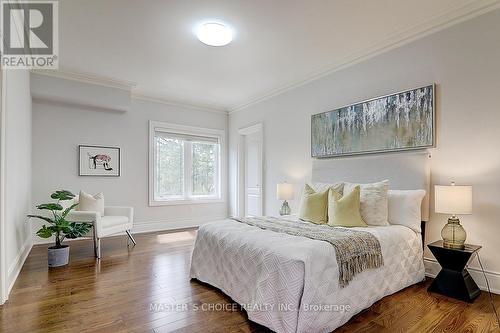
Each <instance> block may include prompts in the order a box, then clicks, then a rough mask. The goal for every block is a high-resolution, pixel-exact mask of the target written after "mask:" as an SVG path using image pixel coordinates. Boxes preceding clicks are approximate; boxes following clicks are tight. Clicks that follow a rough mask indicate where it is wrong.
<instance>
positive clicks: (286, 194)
mask: <svg viewBox="0 0 500 333" xmlns="http://www.w3.org/2000/svg"><path fill="white" fill-rule="evenodd" d="M276 196H277V197H278V200H284V201H283V205H282V206H281V209H280V215H282V216H283V215H290V213H291V210H290V206H288V202H287V200H292V199H293V186H292V184H288V183H287V182H284V183H281V184H278V185H277V186H276Z"/></svg>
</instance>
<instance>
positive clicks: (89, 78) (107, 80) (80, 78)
mask: <svg viewBox="0 0 500 333" xmlns="http://www.w3.org/2000/svg"><path fill="white" fill-rule="evenodd" d="M31 72H32V73H34V74H40V75H44V76H49V77H55V78H59V79H64V80H72V81H77V82H82V83H88V84H94V85H99V86H103V87H108V88H116V89H122V90H127V91H130V93H131V98H133V99H137V100H143V101H148V102H153V103H159V104H165V105H170V106H177V107H184V108H189V109H195V110H200V111H207V112H215V113H221V114H225V115H227V114H228V111H227V110H226V109H225V108H223V107H222V106H218V105H212V104H201V103H192V102H187V101H181V100H175V99H171V98H167V97H163V96H152V95H147V94H143V93H139V92H135V91H134V89H135V88H136V86H137V83H135V82H132V81H127V80H121V79H116V78H112V77H105V76H100V75H96V74H90V73H79V72H70V71H65V70H41V69H34V70H31Z"/></svg>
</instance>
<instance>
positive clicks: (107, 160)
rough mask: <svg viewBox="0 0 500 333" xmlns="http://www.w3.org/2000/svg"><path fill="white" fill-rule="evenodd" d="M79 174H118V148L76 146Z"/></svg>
mask: <svg viewBox="0 0 500 333" xmlns="http://www.w3.org/2000/svg"><path fill="white" fill-rule="evenodd" d="M78 175H79V176H105V177H119V176H120V148H118V147H102V146H85V145H79V146H78Z"/></svg>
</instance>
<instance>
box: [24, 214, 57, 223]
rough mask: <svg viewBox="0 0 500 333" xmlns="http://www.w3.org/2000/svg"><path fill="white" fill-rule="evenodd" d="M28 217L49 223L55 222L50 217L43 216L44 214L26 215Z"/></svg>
mask: <svg viewBox="0 0 500 333" xmlns="http://www.w3.org/2000/svg"><path fill="white" fill-rule="evenodd" d="M28 217H35V218H37V219H40V220H44V221H46V222H49V223H56V222H55V221H54V220H53V219H51V218H50V217H45V216H41V215H28Z"/></svg>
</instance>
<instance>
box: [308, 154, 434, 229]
mask: <svg viewBox="0 0 500 333" xmlns="http://www.w3.org/2000/svg"><path fill="white" fill-rule="evenodd" d="M384 179H389V188H390V189H393V190H414V189H423V190H426V191H427V194H426V196H425V197H424V200H423V201H422V221H428V220H429V193H430V155H429V153H428V152H417V153H415V152H408V153H394V154H383V155H367V156H352V157H343V158H334V159H326V160H325V159H318V160H313V166H312V181H313V182H325V183H334V182H339V181H348V182H353V183H371V182H377V181H380V180H384Z"/></svg>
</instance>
